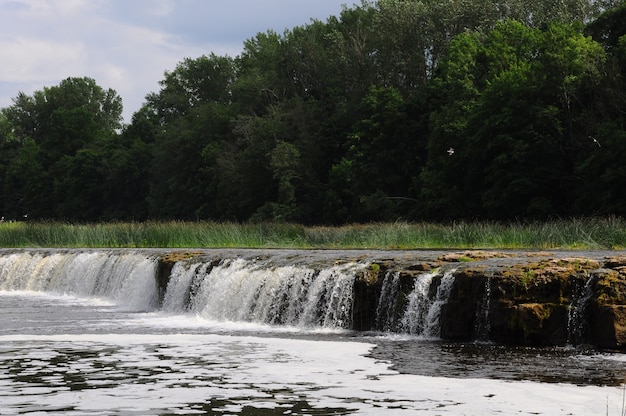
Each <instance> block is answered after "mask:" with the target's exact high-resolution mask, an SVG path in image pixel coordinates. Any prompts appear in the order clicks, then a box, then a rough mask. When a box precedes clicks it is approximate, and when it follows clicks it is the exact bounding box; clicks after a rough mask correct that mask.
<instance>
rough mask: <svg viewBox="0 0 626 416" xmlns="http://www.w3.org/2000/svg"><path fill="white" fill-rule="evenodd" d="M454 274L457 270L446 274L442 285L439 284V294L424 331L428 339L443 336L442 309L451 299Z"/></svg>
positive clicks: (429, 312) (429, 311) (427, 317)
mask: <svg viewBox="0 0 626 416" xmlns="http://www.w3.org/2000/svg"><path fill="white" fill-rule="evenodd" d="M454 272H455V270H449V271H447V272H445V273H444V275H443V277H442V278H441V283H440V284H439V287H438V288H437V294H436V295H435V301H434V302H433V304H432V306H431V307H430V309H429V310H428V314H427V315H426V328H425V329H424V335H425V336H427V337H434V338H439V336H440V335H441V325H440V323H439V318H440V316H441V307H442V306H443V305H445V304H446V303H447V302H448V298H449V297H450V292H451V291H452V287H453V286H454Z"/></svg>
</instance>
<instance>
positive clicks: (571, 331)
mask: <svg viewBox="0 0 626 416" xmlns="http://www.w3.org/2000/svg"><path fill="white" fill-rule="evenodd" d="M593 281H594V278H593V276H591V277H589V278H588V279H587V281H586V282H585V285H584V286H583V287H582V288H580V287H579V288H578V289H577V290H575V293H574V295H573V296H572V301H571V303H570V305H569V307H568V308H567V309H568V310H567V343H568V344H569V345H576V344H580V343H581V342H583V341H584V340H585V336H586V335H587V321H586V316H587V305H588V304H589V300H590V299H591V298H592V296H593V290H592V289H593V288H592V286H593Z"/></svg>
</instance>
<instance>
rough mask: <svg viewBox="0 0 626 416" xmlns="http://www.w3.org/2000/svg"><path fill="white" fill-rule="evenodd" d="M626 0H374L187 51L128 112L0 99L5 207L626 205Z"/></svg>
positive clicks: (177, 209) (80, 217)
mask: <svg viewBox="0 0 626 416" xmlns="http://www.w3.org/2000/svg"><path fill="white" fill-rule="evenodd" d="M625 76H626V3H625V2H623V1H621V2H620V1H613V2H610V1H606V2H601V1H587V0H566V1H544V0H541V1H539V0H520V1H515V2H512V1H508V0H468V1H458V0H446V1H434V0H379V1H378V2H376V3H369V2H363V3H362V4H361V5H359V6H356V5H355V6H353V7H351V8H348V7H344V9H343V11H342V12H341V14H340V15H339V16H331V17H330V18H329V19H328V20H327V21H326V22H321V21H311V22H310V23H309V24H306V25H304V26H299V27H295V28H293V29H291V30H288V31H286V32H285V33H283V34H278V33H275V32H272V31H268V32H266V33H259V34H258V35H257V36H256V37H254V38H252V39H249V40H247V41H246V42H245V43H244V48H243V52H242V53H241V54H240V55H239V56H237V57H235V58H232V57H229V56H216V55H214V54H210V55H206V56H201V57H198V58H187V59H184V60H183V61H181V62H180V63H179V64H178V65H177V67H176V68H175V69H174V70H172V71H171V72H166V73H165V75H164V79H163V80H162V81H161V83H160V84H161V88H160V90H159V91H158V92H154V93H150V94H148V95H147V96H146V101H145V104H144V106H143V107H142V108H141V109H140V110H139V111H137V112H136V113H135V114H134V115H133V117H132V120H131V121H130V123H129V124H126V125H123V124H122V119H121V113H122V102H121V98H120V97H119V96H118V95H117V93H116V92H115V91H114V90H111V89H109V90H106V89H104V88H102V87H100V86H98V85H97V84H96V82H95V81H94V80H93V79H90V78H68V79H66V80H64V81H62V82H61V83H60V84H59V85H58V86H53V87H46V88H44V89H43V90H42V91H37V92H35V93H34V94H33V95H32V96H29V95H26V94H23V93H20V94H19V95H18V96H17V97H15V98H14V102H13V105H11V106H10V107H8V108H4V109H2V111H1V112H0V148H1V149H0V194H1V200H0V214H1V215H2V216H4V217H6V218H19V217H21V216H22V215H25V214H28V215H29V216H30V217H31V218H38V219H51V220H53V219H59V220H72V221H97V220H145V219H185V220H196V219H211V220H234V221H292V222H300V223H305V224H338V223H346V222H365V221H390V220H397V219H403V220H446V219H456V218H459V219H502V220H506V219H512V218H516V219H524V218H532V219H540V218H547V217H553V216H578V215H626V192H624V190H625V189H626V163H624V159H623V158H625V157H626V124H625V121H626V84H625V82H626V80H625Z"/></svg>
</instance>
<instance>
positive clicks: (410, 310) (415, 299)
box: [400, 270, 454, 338]
mask: <svg viewBox="0 0 626 416" xmlns="http://www.w3.org/2000/svg"><path fill="white" fill-rule="evenodd" d="M438 275H439V271H438V270H436V271H434V272H430V273H424V274H422V275H420V276H418V278H417V279H416V280H415V286H414V288H413V291H412V292H411V293H410V294H409V295H408V302H407V306H406V309H405V311H404V315H403V316H402V318H401V320H400V331H401V332H405V333H408V334H412V335H423V336H425V337H429V338H438V337H439V336H440V334H441V328H440V325H439V317H440V315H441V307H442V306H443V305H444V304H445V303H446V302H447V301H448V298H449V296H450V292H451V290H452V286H453V285H454V270H449V271H447V272H445V273H444V275H443V276H442V277H441V282H440V283H439V286H438V287H437V293H436V294H435V297H434V299H431V298H430V296H429V293H430V287H431V284H432V283H433V279H434V278H435V277H436V276H438Z"/></svg>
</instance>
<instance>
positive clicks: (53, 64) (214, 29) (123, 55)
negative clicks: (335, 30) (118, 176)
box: [0, 0, 360, 122]
mask: <svg viewBox="0 0 626 416" xmlns="http://www.w3.org/2000/svg"><path fill="white" fill-rule="evenodd" d="M355 3H360V1H349V0H0V108H1V107H7V106H9V105H11V103H12V101H11V99H12V98H13V97H16V96H17V94H18V93H19V92H20V91H23V92H25V93H26V94H29V95H30V94H32V93H33V92H34V91H35V90H41V89H42V88H43V87H44V86H53V85H57V84H58V83H59V82H60V81H61V80H63V79H64V78H67V77H70V76H72V77H74V76H75V77H82V76H88V77H91V78H94V79H95V80H96V82H97V83H98V85H100V86H101V87H103V88H113V89H114V90H116V91H117V93H118V94H119V95H120V96H121V97H122V99H123V102H124V117H125V121H126V122H130V116H131V115H132V114H133V113H134V112H135V111H137V110H138V109H139V107H140V106H141V104H142V103H143V102H144V97H145V96H146V94H148V93H150V92H156V91H158V89H159V85H158V82H159V81H160V80H162V79H163V73H164V71H166V70H172V69H174V68H175V66H176V64H177V63H179V62H180V61H182V60H183V59H184V58H186V57H192V58H196V57H199V56H201V55H208V54H210V53H211V52H213V53H215V54H217V55H230V56H233V57H234V56H236V55H238V54H239V53H240V52H241V49H242V46H243V42H244V41H245V40H246V39H250V38H252V37H254V36H255V35H256V34H257V33H259V32H265V31H267V30H268V29H272V30H275V31H276V32H278V33H283V31H284V30H285V29H291V28H293V27H295V26H301V25H304V24H306V23H308V22H309V21H310V20H311V19H312V18H314V19H319V20H322V21H326V19H327V18H328V17H329V16H331V15H334V16H337V15H339V13H340V12H341V7H342V5H343V4H346V5H348V6H352V5H353V4H355Z"/></svg>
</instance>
